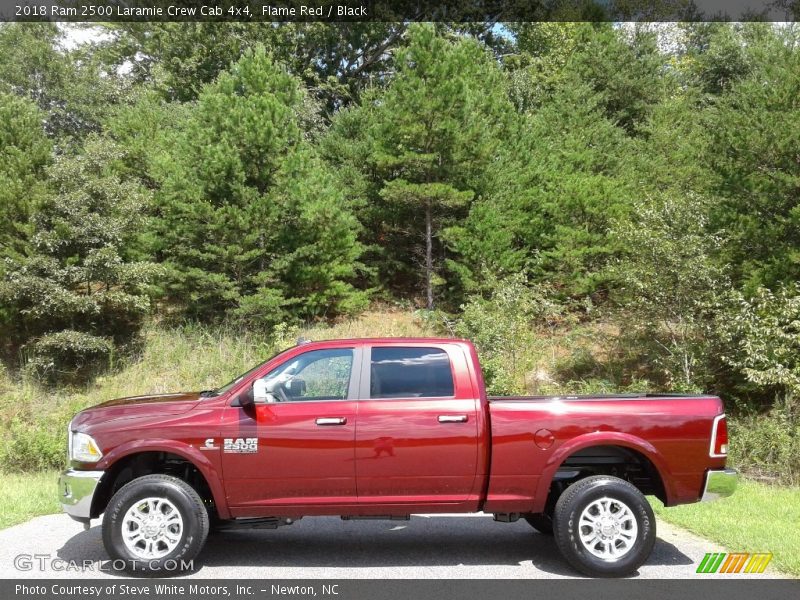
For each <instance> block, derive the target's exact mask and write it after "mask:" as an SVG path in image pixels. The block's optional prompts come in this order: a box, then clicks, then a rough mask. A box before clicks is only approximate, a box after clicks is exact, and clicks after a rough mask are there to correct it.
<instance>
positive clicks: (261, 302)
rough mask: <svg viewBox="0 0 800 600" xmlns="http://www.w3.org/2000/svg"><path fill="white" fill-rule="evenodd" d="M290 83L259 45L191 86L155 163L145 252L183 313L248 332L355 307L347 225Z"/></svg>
mask: <svg viewBox="0 0 800 600" xmlns="http://www.w3.org/2000/svg"><path fill="white" fill-rule="evenodd" d="M302 98H303V92H302V90H301V89H300V85H299V82H298V81H297V80H296V79H295V78H294V77H292V76H291V75H289V74H288V73H287V72H286V71H285V70H284V69H282V68H281V67H279V66H278V65H276V64H275V63H273V62H272V60H271V59H270V58H269V57H268V56H267V54H266V52H265V50H264V48H258V49H256V50H255V51H252V52H250V51H248V52H247V53H246V54H245V56H244V57H243V58H242V59H241V60H240V61H239V62H238V63H236V64H235V65H234V66H233V67H232V69H231V71H230V72H229V73H223V74H222V75H221V76H220V77H219V79H218V80H217V81H216V82H215V83H214V84H211V85H209V86H207V87H206V88H204V90H203V91H202V93H201V94H200V97H199V99H198V102H197V105H196V107H195V108H194V109H193V110H192V111H190V113H189V114H188V115H187V117H186V119H185V122H184V124H183V126H182V128H181V130H180V132H179V133H178V134H177V135H176V137H175V139H174V140H172V142H173V143H172V145H170V146H169V148H168V152H167V153H166V155H165V156H164V158H163V160H164V162H163V163H162V164H161V165H159V167H158V168H159V170H160V171H161V172H162V175H161V179H162V181H163V183H162V187H161V190H160V193H159V194H158V195H157V199H158V213H159V218H158V220H157V222H156V224H155V230H156V233H157V235H156V236H155V237H154V238H153V241H154V245H155V248H154V249H153V251H154V253H155V254H156V255H157V256H161V257H163V259H164V260H165V263H166V265H167V266H168V268H169V269H170V271H171V277H170V284H169V288H168V291H169V294H170V296H171V297H172V298H175V299H179V300H180V301H181V302H182V303H183V304H184V306H185V307H186V313H187V314H188V315H189V316H190V317H194V318H200V319H203V320H219V319H221V318H223V317H226V316H227V317H232V318H234V319H238V320H241V321H242V322H245V323H249V324H253V325H262V326H263V325H274V324H276V323H278V322H280V321H282V320H284V319H287V318H289V319H291V318H295V319H296V318H303V319H310V318H319V317H325V316H328V317H331V316H335V315H337V314H346V313H349V312H353V311H355V310H359V309H361V308H363V307H364V300H365V295H364V294H363V293H362V292H360V291H357V290H356V289H355V288H354V287H353V286H352V284H351V281H352V280H353V279H354V278H355V276H356V275H357V272H358V262H357V260H358V257H359V255H360V253H361V246H360V244H359V243H358V241H357V240H356V235H357V233H358V229H359V227H358V222H357V221H356V219H355V218H354V216H353V214H352V209H353V208H354V207H353V206H351V205H350V204H349V203H348V201H347V200H346V199H345V197H344V195H343V194H342V192H341V191H340V189H338V188H337V187H336V185H335V184H334V181H333V178H332V176H331V174H330V172H329V171H328V169H327V167H326V165H325V164H323V163H322V162H321V161H320V160H319V159H318V158H317V156H316V153H315V151H314V150H313V148H311V147H310V146H309V144H308V143H307V142H306V141H304V139H303V136H302V131H301V129H300V127H299V124H298V113H297V111H298V109H299V108H300V107H301V105H302Z"/></svg>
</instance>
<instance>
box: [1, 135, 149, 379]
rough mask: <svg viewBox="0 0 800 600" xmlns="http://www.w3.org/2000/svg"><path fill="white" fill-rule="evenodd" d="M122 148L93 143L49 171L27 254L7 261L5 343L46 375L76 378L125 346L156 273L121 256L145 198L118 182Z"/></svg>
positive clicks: (146, 302)
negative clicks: (49, 184)
mask: <svg viewBox="0 0 800 600" xmlns="http://www.w3.org/2000/svg"><path fill="white" fill-rule="evenodd" d="M121 158H122V152H121V151H120V150H119V149H118V148H116V147H115V146H114V145H113V144H111V143H110V142H109V141H108V140H105V139H103V138H99V137H91V138H90V139H88V140H87V142H86V144H85V146H84V149H83V152H82V153H81V154H78V155H75V156H61V157H59V158H58V159H57V160H56V162H55V163H54V164H53V166H52V167H51V168H50V169H49V177H50V181H51V182H52V185H53V188H54V190H55V193H54V194H52V195H50V196H49V197H48V198H47V199H45V200H44V201H43V202H42V203H41V205H40V206H39V210H38V211H37V212H36V214H35V216H34V218H33V229H34V231H33V236H32V248H31V249H30V251H29V253H28V255H27V256H20V257H17V258H14V259H9V260H8V261H7V270H6V273H5V277H4V281H3V282H2V284H0V301H2V303H3V305H4V306H6V307H7V308H8V309H9V311H10V314H13V315H14V318H13V319H10V320H9V321H8V322H7V323H5V327H4V329H5V330H6V336H5V342H6V343H7V344H9V343H10V344H12V345H13V346H14V347H20V346H21V347H22V348H23V349H24V354H25V355H26V356H27V357H28V359H29V366H30V367H31V368H33V369H35V370H36V371H38V372H39V373H40V375H43V376H45V377H47V378H52V379H64V378H66V379H71V380H79V379H82V378H83V377H85V376H87V375H89V374H91V373H92V372H94V370H95V369H96V368H97V367H98V364H99V363H102V362H103V361H105V360H107V359H108V358H109V356H110V355H111V353H112V352H113V351H114V348H115V347H116V346H118V345H119V344H124V343H126V342H128V341H130V340H131V338H132V337H133V336H134V335H135V334H136V332H137V330H138V328H139V326H140V324H141V321H142V317H143V316H144V315H145V313H146V312H147V311H148V309H149V306H150V298H149V295H148V286H149V284H150V282H151V281H152V280H153V278H154V277H155V276H156V274H157V271H158V269H157V268H156V267H155V265H153V264H151V263H146V262H135V261H131V260H129V259H128V257H127V256H126V247H127V244H128V243H129V242H130V241H131V239H132V238H133V236H134V235H135V233H136V230H137V228H138V227H139V226H140V222H141V211H142V208H143V206H144V205H145V203H146V201H147V194H146V192H145V191H144V190H143V189H142V188H141V187H140V186H139V185H138V184H136V183H135V182H131V181H129V180H125V179H123V178H122V177H120V175H119V173H118V171H117V166H118V164H119V162H120V160H121Z"/></svg>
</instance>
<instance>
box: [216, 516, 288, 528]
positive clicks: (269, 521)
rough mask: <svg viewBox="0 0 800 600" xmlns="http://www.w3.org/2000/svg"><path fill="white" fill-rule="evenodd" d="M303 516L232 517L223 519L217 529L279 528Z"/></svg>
mask: <svg viewBox="0 0 800 600" xmlns="http://www.w3.org/2000/svg"><path fill="white" fill-rule="evenodd" d="M302 518H303V517H298V518H296V519H286V518H278V517H253V518H241V519H231V520H229V521H222V522H221V523H220V524H219V525H218V526H217V531H233V530H237V529H277V528H278V527H283V526H284V525H291V524H292V523H294V522H295V521H299V520H300V519H302Z"/></svg>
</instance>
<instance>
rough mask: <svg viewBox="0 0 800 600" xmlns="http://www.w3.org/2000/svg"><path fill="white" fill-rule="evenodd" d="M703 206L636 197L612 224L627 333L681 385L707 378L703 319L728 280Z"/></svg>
mask: <svg viewBox="0 0 800 600" xmlns="http://www.w3.org/2000/svg"><path fill="white" fill-rule="evenodd" d="M706 212H707V208H706V203H705V201H704V200H703V199H702V198H698V197H692V196H689V197H686V198H680V199H676V198H674V197H671V196H668V195H665V196H661V197H658V198H651V199H649V200H647V201H644V202H640V203H638V204H637V206H636V209H635V212H634V215H633V218H632V219H631V220H630V221H622V222H620V223H619V224H618V225H617V227H616V228H615V230H614V231H613V232H612V235H614V236H615V237H616V238H617V239H618V240H619V241H620V243H621V244H622V245H623V247H624V248H625V254H624V257H623V258H622V259H620V260H619V261H618V262H616V263H615V264H614V265H613V266H612V267H611V272H612V274H613V276H614V277H615V278H616V279H617V281H618V290H619V291H618V294H617V302H618V303H619V305H620V306H621V308H622V312H620V313H619V315H618V322H619V325H620V328H621V331H622V335H623V336H624V337H626V338H628V339H630V340H633V341H635V343H636V344H637V346H638V347H642V348H647V351H649V352H650V353H651V360H652V361H653V363H654V364H656V365H658V366H659V367H660V368H661V369H663V376H664V378H665V379H666V382H667V386H668V387H674V388H677V389H685V390H693V389H697V388H698V387H700V386H701V384H702V379H701V377H702V369H703V360H704V356H705V354H706V348H707V343H708V340H707V336H708V332H707V331H706V320H707V319H708V317H709V315H710V314H711V311H712V309H713V307H712V303H713V302H714V300H715V298H716V297H717V295H718V294H720V293H721V291H722V290H724V289H725V287H726V285H727V282H726V278H725V269H724V268H723V267H721V266H720V265H719V264H717V263H716V262H715V260H714V253H715V251H716V250H717V249H718V248H719V246H720V245H721V243H722V240H721V238H720V237H719V236H717V235H714V234H711V233H708V232H707V231H706V228H705V223H706V216H705V214H706ZM648 345H649V348H648Z"/></svg>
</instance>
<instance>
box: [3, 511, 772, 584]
mask: <svg viewBox="0 0 800 600" xmlns="http://www.w3.org/2000/svg"><path fill="white" fill-rule="evenodd" d="M93 523H94V527H92V528H91V529H89V530H88V531H84V530H83V529H82V528H81V526H80V525H79V524H78V523H75V522H74V521H72V520H70V519H69V518H68V517H67V516H65V515H49V516H45V517H37V518H35V519H33V520H31V521H28V522H27V523H23V524H22V525H17V526H15V527H10V528H8V529H5V530H2V531H0V578H16V577H20V578H26V579H30V578H42V577H58V578H85V577H92V578H94V577H119V576H120V574H119V573H116V572H113V571H111V570H109V569H108V555H107V554H106V552H105V550H104V549H103V543H102V539H101V534H100V522H99V521H94V522H93ZM720 551H722V552H724V551H725V549H724V548H722V547H720V546H718V545H715V544H712V543H711V542H708V541H706V540H703V539H702V538H699V537H697V536H694V535H692V534H690V533H688V532H686V531H683V530H681V529H677V528H675V527H672V526H670V525H668V524H666V523H664V522H659V523H658V541H657V542H656V546H655V550H654V552H653V554H652V555H651V557H650V560H648V562H647V564H645V565H644V566H643V567H642V568H641V569H640V570H639V573H638V577H642V578H693V577H702V578H704V579H705V578H709V577H714V576H712V575H701V576H698V575H696V574H695V570H696V568H697V564H698V563H699V561H700V560H701V559H702V558H703V555H704V554H705V553H706V552H720ZM18 555H23V558H22V559H19V558H18V559H16V563H17V564H21V565H23V566H24V565H25V564H30V565H31V569H30V570H18V569H17V568H15V557H17V556H18ZM34 555H43V556H42V557H41V558H38V557H35V556H34ZM25 557H28V558H27V560H26V558H25ZM51 558H52V559H60V560H56V561H55V562H51V561H50V559H51ZM40 561H41V562H42V563H43V564H44V565H45V568H44V569H41V570H40V568H39V562H40ZM84 561H86V564H88V565H89V567H90V570H88V571H87V570H79V569H78V568H77V565H83V564H85V563H84ZM104 561H105V563H104ZM195 564H196V570H195V571H194V572H193V573H190V574H189V575H188V577H202V578H265V579H275V578H281V579H292V578H325V579H340V578H379V579H387V578H423V579H424V578H436V579H445V578H481V579H483V578H515V579H516V578H522V579H548V578H564V577H575V576H576V573H575V572H574V571H573V570H572V569H570V568H569V566H568V565H567V564H566V563H565V562H564V561H563V560H562V559H561V557H560V556H559V554H558V551H557V550H556V547H555V543H554V542H553V539H552V538H551V537H549V536H545V535H541V534H539V533H536V532H535V531H534V530H533V529H532V528H531V527H530V526H529V525H528V524H527V523H526V522H525V521H518V522H516V523H495V522H494V521H492V518H491V516H484V515H475V516H466V515H448V516H441V515H439V516H436V517H430V516H425V515H419V516H414V517H412V518H411V520H410V521H342V520H341V519H339V518H335V517H316V518H310V517H308V518H305V519H303V520H301V521H299V522H297V523H295V524H294V525H290V526H287V527H281V528H280V529H277V530H241V531H229V532H223V533H217V534H212V535H211V536H210V537H209V540H208V542H207V544H206V547H205V549H204V550H203V552H202V553H201V555H200V557H199V558H198V559H196V561H195ZM104 565H105V566H104ZM776 575H777V574H776V572H775V571H774V570H773V569H772V568H771V567H769V568H768V569H767V571H766V573H764V574H763V575H756V576H754V575H746V577H748V578H752V577H770V576H772V577H775V576H776ZM721 577H731V576H730V575H724V576H721Z"/></svg>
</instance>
